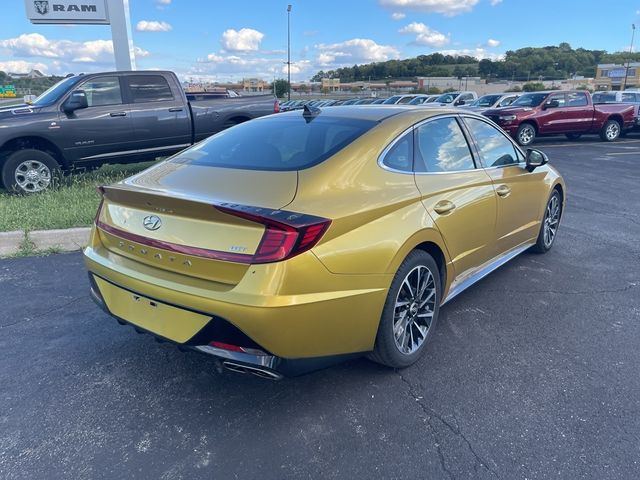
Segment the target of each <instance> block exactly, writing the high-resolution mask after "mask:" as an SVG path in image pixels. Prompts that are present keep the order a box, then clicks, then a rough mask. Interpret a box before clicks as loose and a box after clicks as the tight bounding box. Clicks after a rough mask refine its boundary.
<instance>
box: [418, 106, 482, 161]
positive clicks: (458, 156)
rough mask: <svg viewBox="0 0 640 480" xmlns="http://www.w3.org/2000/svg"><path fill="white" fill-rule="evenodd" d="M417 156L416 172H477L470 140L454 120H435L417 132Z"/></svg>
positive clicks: (420, 127) (422, 126) (419, 128)
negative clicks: (469, 143) (468, 142)
mask: <svg viewBox="0 0 640 480" xmlns="http://www.w3.org/2000/svg"><path fill="white" fill-rule="evenodd" d="M414 155H415V171H416V172H455V171H461V170H473V169H474V168H475V164H474V163H473V157H472V156H471V151H470V150H469V145H468V144H467V140H466V139H465V138H464V135H463V133H462V130H461V129H460V125H459V124H458V122H457V120H456V119H455V118H453V117H449V118H439V119H436V120H432V121H429V122H427V123H425V124H423V125H421V126H419V127H418V128H416V130H415V152H414Z"/></svg>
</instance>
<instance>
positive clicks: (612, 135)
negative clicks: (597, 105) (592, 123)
mask: <svg viewBox="0 0 640 480" xmlns="http://www.w3.org/2000/svg"><path fill="white" fill-rule="evenodd" d="M621 131H622V128H620V124H619V123H618V122H617V120H607V121H606V123H605V124H604V125H603V127H602V130H600V138H601V139H602V140H604V141H605V142H613V141H614V140H617V139H618V137H619V136H620V133H621Z"/></svg>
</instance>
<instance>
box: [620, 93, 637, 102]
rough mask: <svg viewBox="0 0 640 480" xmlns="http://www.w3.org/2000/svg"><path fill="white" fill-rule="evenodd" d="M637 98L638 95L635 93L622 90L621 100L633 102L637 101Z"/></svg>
mask: <svg viewBox="0 0 640 480" xmlns="http://www.w3.org/2000/svg"><path fill="white" fill-rule="evenodd" d="M637 98H638V97H637V96H636V94H635V93H627V92H624V93H623V94H622V101H623V102H635V101H637Z"/></svg>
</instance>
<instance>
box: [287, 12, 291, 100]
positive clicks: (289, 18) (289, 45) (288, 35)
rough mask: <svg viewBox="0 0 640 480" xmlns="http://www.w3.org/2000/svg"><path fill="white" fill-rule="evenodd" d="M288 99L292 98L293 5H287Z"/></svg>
mask: <svg viewBox="0 0 640 480" xmlns="http://www.w3.org/2000/svg"><path fill="white" fill-rule="evenodd" d="M287 100H291V5H287Z"/></svg>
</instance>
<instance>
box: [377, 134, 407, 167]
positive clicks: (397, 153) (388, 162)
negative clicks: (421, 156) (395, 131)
mask: <svg viewBox="0 0 640 480" xmlns="http://www.w3.org/2000/svg"><path fill="white" fill-rule="evenodd" d="M382 163H383V164H384V165H385V166H387V167H389V168H392V169H394V170H399V171H401V172H407V173H411V172H412V171H413V132H409V133H406V134H405V135H404V136H403V137H402V138H401V139H400V140H398V141H397V142H396V143H394V144H393V146H392V147H391V148H390V149H389V150H388V151H387V152H386V153H385V155H384V158H383V160H382Z"/></svg>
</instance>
